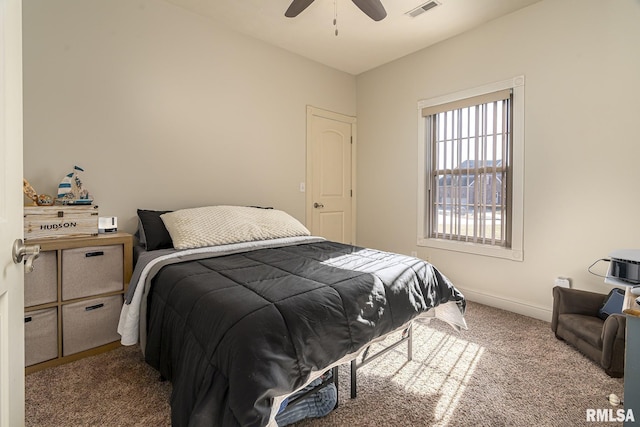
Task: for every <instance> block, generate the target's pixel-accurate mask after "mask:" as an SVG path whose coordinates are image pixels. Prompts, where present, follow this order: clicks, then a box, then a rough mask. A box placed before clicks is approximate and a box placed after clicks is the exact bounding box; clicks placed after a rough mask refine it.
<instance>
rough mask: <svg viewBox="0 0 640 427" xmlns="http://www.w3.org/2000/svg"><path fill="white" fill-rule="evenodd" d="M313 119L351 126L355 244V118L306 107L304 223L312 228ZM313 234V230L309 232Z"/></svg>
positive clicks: (352, 235) (352, 218)
mask: <svg viewBox="0 0 640 427" xmlns="http://www.w3.org/2000/svg"><path fill="white" fill-rule="evenodd" d="M314 116H315V117H322V118H325V119H330V120H336V121H339V122H343V123H348V124H350V125H351V190H352V191H353V193H352V194H351V242H352V244H354V245H355V244H356V206H357V203H356V197H357V195H358V192H357V191H356V152H357V140H358V138H357V124H356V118H355V117H353V116H347V115H345V114H340V113H336V112H334V111H329V110H324V109H322V108H318V107H313V106H311V105H307V147H306V148H307V155H306V157H307V165H306V166H307V167H306V177H305V181H306V189H305V191H306V196H305V222H306V224H307V227H309V228H310V227H312V226H313V207H312V205H313V186H314V182H313V173H312V172H313V171H312V167H313V156H312V152H313V150H312V149H311V144H312V142H313V135H312V129H313V126H312V121H313V118H314ZM310 231H311V234H313V230H310Z"/></svg>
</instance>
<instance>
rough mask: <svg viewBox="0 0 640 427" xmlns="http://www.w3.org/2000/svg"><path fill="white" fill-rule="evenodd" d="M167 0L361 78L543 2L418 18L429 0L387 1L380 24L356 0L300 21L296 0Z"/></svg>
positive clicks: (487, 1)
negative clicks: (293, 8) (292, 12)
mask: <svg viewBox="0 0 640 427" xmlns="http://www.w3.org/2000/svg"><path fill="white" fill-rule="evenodd" d="M167 1H168V2H170V3H173V4H175V5H177V6H180V7H182V8H184V9H187V10H190V11H192V12H195V13H197V14H200V15H203V16H207V17H209V18H210V19H212V20H213V21H215V22H216V25H222V26H225V27H228V28H230V29H232V30H235V31H238V32H240V33H243V34H246V35H249V36H252V37H255V38H257V39H260V40H263V41H265V42H267V43H270V44H273V45H275V46H279V47H281V48H283V49H286V50H288V51H291V52H294V53H297V54H299V55H302V56H304V57H307V58H309V59H312V60H314V61H317V62H320V63H322V64H325V65H328V66H330V67H333V68H336V69H338V70H342V71H345V72H347V73H350V74H353V75H357V74H360V73H362V72H364V71H367V70H370V69H372V68H375V67H377V66H379V65H382V64H384V63H387V62H390V61H393V60H394V59H397V58H400V57H402V56H405V55H408V54H410V53H413V52H416V51H418V50H420V49H423V48H425V47H427V46H430V45H432V44H435V43H438V42H440V41H442V40H445V39H447V38H450V37H453V36H455V35H457V34H460V33H463V32H465V31H468V30H470V29H472V28H474V27H477V26H478V25H481V24H483V23H485V22H488V21H491V20H493V19H496V18H498V17H500V16H503V15H506V14H509V13H511V12H514V11H516V10H518V9H521V8H523V7H526V6H529V5H531V4H533V3H536V2H538V1H540V0H437V1H438V3H440V4H439V5H438V6H436V7H434V8H433V9H431V10H429V11H427V12H425V13H423V14H421V15H419V16H417V17H416V18H412V17H410V16H408V15H406V12H408V11H411V10H413V9H415V8H416V7H419V6H420V5H422V4H424V3H426V2H427V0H382V3H383V4H384V7H385V9H386V11H387V17H386V18H384V19H383V20H382V21H379V22H375V21H373V20H372V19H370V18H369V17H368V16H366V15H365V14H364V13H362V11H360V9H358V8H357V7H356V5H355V4H353V3H352V1H351V0H315V1H314V2H313V3H312V4H311V6H309V7H308V8H307V9H306V10H304V11H303V12H302V13H300V15H298V16H297V17H296V18H286V17H285V16H284V12H285V11H286V10H287V8H288V7H289V4H290V3H291V0H167ZM336 9H337V28H338V35H337V36H336V35H335V34H334V26H333V18H334V10H336ZM505 36H506V35H505Z"/></svg>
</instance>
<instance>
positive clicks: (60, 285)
mask: <svg viewBox="0 0 640 427" xmlns="http://www.w3.org/2000/svg"><path fill="white" fill-rule="evenodd" d="M28 244H29V245H34V244H37V245H40V256H39V257H38V259H36V260H35V262H34V267H35V268H34V271H33V272H32V273H29V274H25V277H24V286H25V288H24V300H25V313H24V321H25V323H24V325H25V369H26V373H27V374H28V373H31V372H34V371H37V370H40V369H44V368H48V367H51V366H56V365H60V364H62V363H67V362H71V361H74V360H78V359H81V358H83V357H86V356H91V355H94V354H98V353H102V352H104V351H107V350H111V349H114V348H116V347H118V346H119V345H120V335H119V334H118V332H117V331H116V329H117V326H118V320H119V318H120V310H121V308H122V302H123V295H124V293H125V292H126V290H127V287H128V285H129V280H130V279H131V273H132V271H133V238H132V236H131V235H130V234H127V233H121V232H118V233H113V234H100V235H98V236H86V237H60V238H50V239H34V240H29V242H28Z"/></svg>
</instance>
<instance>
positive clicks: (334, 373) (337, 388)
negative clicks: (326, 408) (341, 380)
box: [332, 366, 340, 409]
mask: <svg viewBox="0 0 640 427" xmlns="http://www.w3.org/2000/svg"><path fill="white" fill-rule="evenodd" d="M332 371H333V384H334V385H335V386H336V406H334V407H333V409H337V408H338V402H339V401H340V399H339V397H340V395H339V390H340V387H338V366H334V367H333V369H332Z"/></svg>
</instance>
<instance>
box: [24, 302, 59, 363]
mask: <svg viewBox="0 0 640 427" xmlns="http://www.w3.org/2000/svg"><path fill="white" fill-rule="evenodd" d="M56 357H58V310H57V309H56V308H55V307H54V308H46V309H44V310H37V311H30V312H27V313H25V314H24V362H25V366H31V365H35V364H36V363H40V362H45V361H47V360H51V359H55V358H56Z"/></svg>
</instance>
